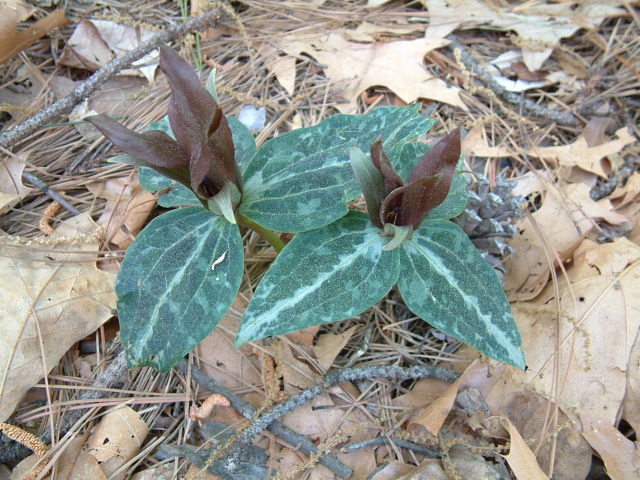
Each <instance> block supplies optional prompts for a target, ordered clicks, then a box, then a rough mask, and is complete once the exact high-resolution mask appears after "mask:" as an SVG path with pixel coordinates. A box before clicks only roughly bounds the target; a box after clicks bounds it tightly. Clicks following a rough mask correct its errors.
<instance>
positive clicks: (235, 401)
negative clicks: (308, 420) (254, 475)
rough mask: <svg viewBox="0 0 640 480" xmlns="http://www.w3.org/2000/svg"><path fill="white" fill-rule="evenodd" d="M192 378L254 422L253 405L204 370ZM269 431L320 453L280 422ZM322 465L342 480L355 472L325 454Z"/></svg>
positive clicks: (307, 450)
mask: <svg viewBox="0 0 640 480" xmlns="http://www.w3.org/2000/svg"><path fill="white" fill-rule="evenodd" d="M176 368H177V369H178V370H180V371H181V372H182V373H184V374H186V373H187V372H188V370H189V366H188V365H187V362H185V361H184V360H183V361H181V362H180V363H178V364H177V365H176ZM191 377H192V378H193V379H194V380H195V381H196V382H198V383H199V384H200V385H202V386H203V387H204V388H206V389H207V390H209V391H210V392H211V393H219V394H221V395H224V396H225V397H226V398H228V399H229V401H230V402H231V405H232V406H233V408H235V409H236V410H237V411H238V412H239V413H240V414H241V415H242V416H244V417H245V418H248V419H249V420H253V416H254V415H255V413H256V410H257V409H256V408H255V407H254V406H253V405H251V404H250V403H248V402H245V401H244V400H243V399H242V398H240V397H239V396H238V395H236V394H235V393H233V392H232V391H230V390H229V389H227V388H226V387H224V386H223V385H221V384H220V383H218V382H217V381H216V380H214V379H213V378H211V377H209V376H208V375H206V374H204V373H203V372H202V370H200V369H199V368H197V367H195V366H192V367H191ZM268 430H269V431H270V432H271V433H273V434H274V435H276V436H277V437H279V438H281V439H282V440H284V441H285V442H287V443H288V444H290V445H295V446H299V447H300V450H301V451H302V452H303V453H305V454H306V455H313V454H316V453H317V452H318V448H317V447H316V446H315V445H314V444H313V443H312V442H311V441H310V440H309V439H308V438H306V437H305V436H303V435H300V434H299V433H296V432H294V431H293V430H291V429H290V428H289V427H285V426H284V425H283V424H281V423H280V422H273V423H271V424H270V425H269V426H268ZM320 464H322V465H324V466H325V467H327V468H328V469H329V470H331V471H332V472H333V473H335V474H336V475H337V476H338V477H340V478H349V477H350V476H351V474H352V473H353V471H352V470H351V469H350V468H349V467H347V466H346V465H345V464H344V463H342V462H340V461H339V460H337V459H336V458H335V457H333V456H331V455H329V454H324V455H323V456H322V457H320Z"/></svg>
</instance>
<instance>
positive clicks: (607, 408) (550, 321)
mask: <svg viewBox="0 0 640 480" xmlns="http://www.w3.org/2000/svg"><path fill="white" fill-rule="evenodd" d="M639 260H640V247H638V246H637V245H635V244H634V243H632V242H630V241H629V240H627V239H625V238H619V239H616V240H615V241H614V242H612V243H607V244H603V245H597V244H595V243H593V242H591V241H588V240H587V241H585V242H583V244H582V245H581V246H580V247H579V248H578V250H577V251H576V252H575V254H574V256H573V266H572V267H571V268H570V269H569V270H568V275H569V278H570V279H571V282H572V284H571V288H568V287H567V285H566V282H565V281H564V278H563V277H560V279H559V283H560V285H559V289H560V292H561V299H560V309H561V311H560V318H559V319H558V313H557V312H556V308H555V298H554V297H555V295H554V289H553V285H549V286H548V287H547V288H546V290H545V291H544V292H542V294H541V295H540V296H539V298H538V299H537V300H536V301H535V302H532V303H516V304H514V305H513V312H514V316H515V318H516V321H517V323H518V326H519V328H520V332H521V334H522V338H523V349H524V352H525V356H526V360H527V365H528V367H529V368H528V370H527V372H526V373H523V372H516V371H515V370H511V371H512V373H513V378H514V379H515V381H517V382H522V383H524V384H526V385H529V386H530V387H531V388H533V389H534V390H535V391H537V392H539V393H541V394H542V395H544V396H545V397H546V398H556V397H558V398H559V400H558V401H559V403H560V405H561V406H562V407H563V409H564V410H565V411H567V412H579V413H583V414H586V415H589V417H590V418H593V419H595V420H598V419H603V420H606V421H607V422H608V423H609V424H610V425H612V424H613V423H614V422H615V421H616V418H617V413H618V411H619V409H620V407H621V404H622V400H623V398H624V395H625V388H626V384H627V372H628V371H629V368H630V365H629V359H630V354H631V350H632V346H633V344H634V342H635V339H636V336H637V335H638V330H639V327H640V269H639V268H638V266H640V262H639ZM558 322H559V330H560V333H559V339H560V352H559V355H560V356H559V359H558V362H559V370H557V371H555V369H554V364H555V362H554V359H555V355H556V353H555V351H556V332H557V328H558ZM612 345H615V348H612ZM556 382H558V383H556ZM556 386H558V387H559V388H560V390H559V391H557V390H556Z"/></svg>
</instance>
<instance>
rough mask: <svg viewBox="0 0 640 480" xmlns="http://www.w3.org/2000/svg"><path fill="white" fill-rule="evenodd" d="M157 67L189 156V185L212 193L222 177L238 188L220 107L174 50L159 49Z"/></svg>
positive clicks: (173, 122) (221, 184) (175, 129)
mask: <svg viewBox="0 0 640 480" xmlns="http://www.w3.org/2000/svg"><path fill="white" fill-rule="evenodd" d="M160 68H161V69H162V71H163V73H164V74H165V75H166V77H167V80H168V81H169V86H170V87H171V100H170V102H169V121H170V122H171V129H172V130H173V133H174V135H175V136H176V139H177V140H178V143H179V144H180V145H181V146H182V147H183V149H184V151H185V153H186V154H187V155H188V157H189V160H190V162H189V163H190V167H191V178H192V186H193V189H194V190H195V191H196V192H197V193H199V194H201V195H203V196H204V195H210V194H216V193H217V192H219V191H220V190H222V188H223V187H224V184H225V182H226V181H232V182H234V183H235V184H236V185H237V186H238V188H240V187H241V181H240V173H239V169H238V167H237V165H236V163H235V149H234V146H233V137H232V134H231V129H230V128H229V124H228V123H227V120H226V119H225V118H224V115H223V114H222V109H221V108H220V106H219V105H218V104H217V103H216V102H215V100H214V99H213V97H212V96H211V95H210V94H209V92H207V90H206V89H205V88H204V87H203V86H202V84H201V83H200V79H199V77H198V75H197V74H196V72H195V71H194V70H193V68H191V66H190V65H189V64H188V63H187V62H186V61H185V60H184V59H183V58H182V57H180V55H178V54H177V53H176V52H175V51H174V50H171V49H169V48H161V49H160Z"/></svg>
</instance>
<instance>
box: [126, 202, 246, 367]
mask: <svg viewBox="0 0 640 480" xmlns="http://www.w3.org/2000/svg"><path fill="white" fill-rule="evenodd" d="M243 257H244V252H243V247H242V238H241V236H240V232H239V230H238V226H237V225H232V224H230V223H229V222H227V221H226V220H224V219H223V218H221V217H218V216H216V215H213V214H212V213H211V212H208V211H207V210H205V209H204V208H201V207H188V208H181V209H178V210H172V211H171V212H168V213H165V214H164V215H161V216H159V217H158V218H156V219H154V220H153V221H152V222H151V223H150V224H149V225H148V226H147V227H146V228H145V229H144V230H143V231H142V233H141V234H140V235H138V238H137V239H136V241H135V242H134V243H133V245H131V246H130V247H129V249H128V250H127V253H126V255H125V257H124V261H123V262H122V268H121V269H120V273H119V274H118V278H117V280H116V294H117V296H118V317H119V320H120V339H121V341H122V344H123V345H124V347H125V349H126V350H127V355H128V358H129V365H130V366H131V367H138V366H141V365H150V366H153V367H155V368H157V369H158V370H167V369H169V368H170V367H171V366H173V365H174V364H176V363H177V362H178V361H179V360H180V359H181V358H182V357H183V356H184V355H186V354H187V353H188V352H189V351H191V350H192V349H193V348H194V347H195V346H196V345H197V344H198V343H200V341H201V340H202V339H203V338H204V337H205V336H207V335H208V334H209V332H211V330H213V328H214V327H215V326H216V325H217V324H218V322H219V321H220V319H221V318H222V316H223V315H224V314H225V313H226V311H227V309H228V308H229V305H231V302H232V301H233V299H234V297H235V295H236V293H237V291H238V287H239V286H240V280H241V278H242V272H243V261H244V258H243Z"/></svg>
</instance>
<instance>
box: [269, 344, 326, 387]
mask: <svg viewBox="0 0 640 480" xmlns="http://www.w3.org/2000/svg"><path fill="white" fill-rule="evenodd" d="M265 349H266V350H267V351H268V352H269V354H270V355H271V356H272V357H273V358H274V359H275V360H276V372H277V373H278V374H279V375H281V376H282V381H283V383H284V392H285V393H286V394H289V395H295V394H297V393H300V391H301V390H304V389H306V388H309V387H311V386H312V385H314V384H315V374H314V373H313V371H312V370H311V368H309V366H308V365H307V364H306V363H304V362H302V361H300V360H298V359H297V358H296V357H295V356H294V355H293V352H292V350H291V347H290V346H289V345H288V344H287V343H285V342H283V341H282V340H278V341H277V342H275V343H273V344H271V345H269V346H268V347H266V348H265Z"/></svg>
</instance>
